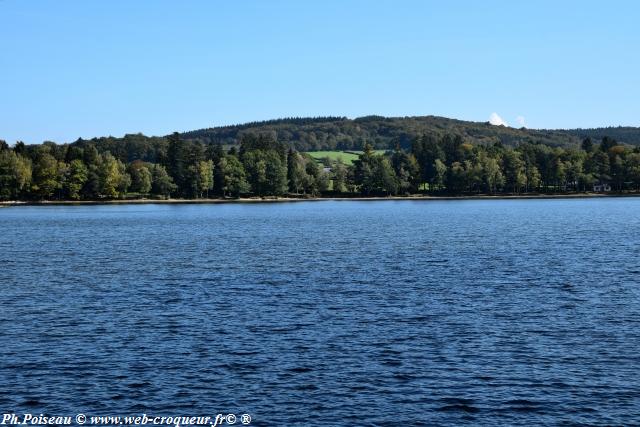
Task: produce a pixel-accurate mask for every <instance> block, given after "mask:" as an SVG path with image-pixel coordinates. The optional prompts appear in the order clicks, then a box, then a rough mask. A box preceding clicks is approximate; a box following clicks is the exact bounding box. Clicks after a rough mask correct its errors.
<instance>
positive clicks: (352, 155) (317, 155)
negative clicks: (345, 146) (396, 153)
mask: <svg viewBox="0 0 640 427" xmlns="http://www.w3.org/2000/svg"><path fill="white" fill-rule="evenodd" d="M375 152H376V154H384V153H385V150H375ZM361 153H362V151H307V154H308V155H310V156H311V157H313V158H314V159H316V160H317V161H318V162H320V161H322V159H324V158H327V157H328V158H330V159H332V160H337V159H338V158H341V159H342V161H343V162H344V164H346V165H351V164H353V161H354V160H357V159H358V155H359V154H361Z"/></svg>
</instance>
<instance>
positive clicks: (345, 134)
mask: <svg viewBox="0 0 640 427" xmlns="http://www.w3.org/2000/svg"><path fill="white" fill-rule="evenodd" d="M617 129H620V128H607V129H605V130H603V132H606V131H609V130H612V132H613V131H616V130H617ZM624 129H631V130H635V132H633V131H629V132H627V133H626V134H625V138H624V141H625V142H628V143H629V144H640V129H637V128H624ZM592 131H593V132H592V134H594V135H596V134H599V133H602V132H597V130H592ZM586 132H588V131H583V130H575V131H565V130H530V129H525V128H521V129H516V128H510V127H503V126H494V125H490V124H488V123H481V122H468V121H463V120H455V119H448V118H444V117H436V116H421V117H381V116H366V117H360V118H357V119H353V120H352V119H347V118H344V117H318V118H291V119H279V120H269V121H264V122H254V123H246V124H242V125H235V126H222V127H215V128H208V129H200V130H194V131H190V132H185V133H183V137H184V138H186V139H190V140H197V141H201V142H204V143H218V144H234V143H237V142H238V141H239V140H240V138H241V136H242V134H243V133H271V134H273V135H274V136H276V137H277V139H278V140H279V141H283V142H286V143H287V144H290V145H292V146H294V147H295V148H296V149H298V150H300V151H313V150H335V149H339V150H358V149H361V148H362V147H363V146H364V144H365V143H370V144H372V145H373V146H374V147H375V148H378V149H385V148H390V147H394V146H395V145H396V144H400V146H402V147H405V148H407V147H409V146H410V144H411V141H412V140H413V139H414V138H415V137H416V136H418V135H424V134H432V135H442V134H445V133H450V134H454V135H461V136H462V137H463V138H464V139H465V140H466V141H468V142H471V143H475V144H493V143H495V142H501V143H502V144H504V145H509V146H515V145H518V144H519V143H522V142H539V143H543V144H546V145H550V146H570V145H576V144H578V143H579V142H580V141H581V138H580V135H583V134H586ZM610 136H611V135H610Z"/></svg>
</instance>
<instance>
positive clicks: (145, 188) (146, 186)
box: [127, 160, 153, 194]
mask: <svg viewBox="0 0 640 427" xmlns="http://www.w3.org/2000/svg"><path fill="white" fill-rule="evenodd" d="M127 172H128V173H129V175H130V176H131V188H130V190H131V192H133V193H139V194H149V192H151V182H152V180H153V177H152V176H151V171H150V170H149V168H148V167H147V166H146V165H145V163H143V162H141V161H139V160H136V161H135V162H132V163H131V164H130V165H129V167H128V168H127Z"/></svg>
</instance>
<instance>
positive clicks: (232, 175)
mask: <svg viewBox="0 0 640 427" xmlns="http://www.w3.org/2000/svg"><path fill="white" fill-rule="evenodd" d="M219 164H220V171H221V174H220V175H221V177H222V191H223V194H222V195H223V196H224V197H226V196H228V195H231V196H233V197H239V196H240V195H241V194H245V193H248V192H249V191H250V186H249V183H248V182H247V179H246V175H245V172H244V167H243V166H242V163H241V162H240V160H239V159H238V157H236V156H234V155H227V156H225V157H223V158H222V159H220V163H219Z"/></svg>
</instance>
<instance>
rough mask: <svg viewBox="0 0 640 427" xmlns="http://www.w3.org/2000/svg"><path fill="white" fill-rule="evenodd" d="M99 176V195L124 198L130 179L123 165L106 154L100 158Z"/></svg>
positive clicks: (109, 154)
mask: <svg viewBox="0 0 640 427" xmlns="http://www.w3.org/2000/svg"><path fill="white" fill-rule="evenodd" d="M102 157H103V158H102V164H101V165H100V166H101V168H100V176H101V183H102V189H101V194H102V195H103V196H105V197H109V198H117V197H120V196H124V195H125V194H126V192H127V189H128V188H129V185H131V177H130V176H129V174H128V173H127V172H126V167H125V165H124V163H122V162H121V161H120V160H118V159H116V158H115V157H113V156H112V155H111V153H109V152H107V153H105V154H104V155H103V156H102Z"/></svg>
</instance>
